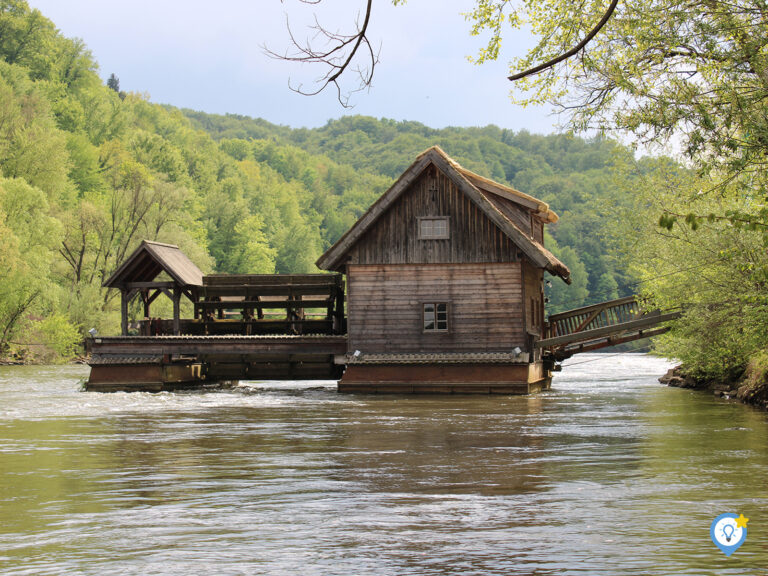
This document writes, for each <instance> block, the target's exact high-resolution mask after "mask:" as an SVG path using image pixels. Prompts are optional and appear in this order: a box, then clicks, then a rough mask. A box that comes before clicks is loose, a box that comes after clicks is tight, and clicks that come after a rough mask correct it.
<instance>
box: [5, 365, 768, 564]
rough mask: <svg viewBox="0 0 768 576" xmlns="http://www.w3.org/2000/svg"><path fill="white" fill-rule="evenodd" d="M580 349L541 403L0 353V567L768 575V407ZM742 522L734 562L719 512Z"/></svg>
mask: <svg viewBox="0 0 768 576" xmlns="http://www.w3.org/2000/svg"><path fill="white" fill-rule="evenodd" d="M667 367H668V365H667V363H666V362H664V361H662V360H659V359H654V358H651V357H649V356H645V355H632V354H625V355H618V356H616V355H614V356H611V355H582V356H578V357H576V358H574V359H573V360H572V361H571V362H570V365H568V363H566V367H565V370H564V371H563V372H562V373H561V374H559V375H557V377H556V379H555V382H554V388H553V390H552V391H550V392H547V393H543V394H539V395H535V396H529V397H489V396H445V397H442V396H435V397H430V396H412V397H405V396H365V395H357V396H347V395H339V394H337V393H336V392H335V388H334V387H333V383H331V382H328V383H320V384H319V385H318V383H305V382H288V383H258V382H249V383H244V385H241V386H240V387H239V388H236V389H235V390H232V391H226V392H208V393H176V394H165V393H164V394H154V395H153V394H144V393H135V394H124V393H117V394H98V393H84V392H80V391H78V388H79V384H78V382H79V380H80V379H81V378H83V377H85V376H86V374H87V368H83V367H76V366H67V367H3V368H0V573H2V574H34V575H38V574H89V575H90V574H93V575H100V576H101V575H119V574H136V575H151V574H173V575H176V574H178V575H184V576H188V575H194V574H226V575H228V574H233V575H234V574H244V575H250V574H270V575H272V574H275V575H301V576H312V575H339V576H354V575H362V574H371V575H374V574H375V575H377V576H388V575H402V574H419V575H443V574H462V575H464V574H467V575H470V574H477V575H488V574H499V575H502V574H503V575H514V574H541V575H547V574H590V575H593V574H606V575H607V574H612V575H613V574H617V575H620V574H633V575H634V574H695V575H707V574H768V493H767V492H766V481H767V480H768V415H766V413H764V412H760V411H757V410H755V409H753V408H750V407H746V406H742V405H740V404H736V403H730V402H727V401H723V400H717V399H714V398H712V397H711V396H710V395H707V394H704V393H696V392H691V391H686V390H680V389H673V388H666V387H664V386H661V385H659V384H658V383H657V382H656V378H657V377H658V376H660V375H661V374H663V373H664V371H665V370H666V368H667ZM723 512H735V513H737V514H738V513H743V514H744V515H745V516H747V517H748V518H750V523H749V526H748V537H747V540H746V542H745V544H744V545H743V546H742V548H741V549H740V550H738V551H737V552H736V553H735V554H733V555H732V556H731V557H730V558H727V557H726V556H725V555H724V554H722V553H721V552H720V551H719V550H718V549H717V548H716V547H715V546H714V545H713V544H712V542H711V540H710V537H709V525H710V522H711V520H712V519H713V518H714V517H715V516H717V515H719V514H721V513H723Z"/></svg>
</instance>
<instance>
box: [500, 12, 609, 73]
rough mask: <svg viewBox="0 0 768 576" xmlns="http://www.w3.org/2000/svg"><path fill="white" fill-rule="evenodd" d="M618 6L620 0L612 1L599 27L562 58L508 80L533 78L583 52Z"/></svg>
mask: <svg viewBox="0 0 768 576" xmlns="http://www.w3.org/2000/svg"><path fill="white" fill-rule="evenodd" d="M618 4H619V0H611V4H610V6H608V10H606V11H605V14H603V17H602V18H601V19H600V22H598V23H597V25H596V26H595V27H594V28H592V30H590V31H589V34H587V35H586V36H585V37H584V39H583V40H582V41H581V42H579V43H578V44H577V45H576V46H574V47H573V48H571V49H570V50H568V52H565V53H563V54H561V55H560V56H557V57H556V58H553V59H552V60H548V61H547V62H544V63H543V64H539V65H538V66H534V67H533V68H529V69H528V70H523V71H522V72H518V73H517V74H513V75H512V76H509V77H508V80H511V81H513V82H514V81H515V80H520V79H522V78H525V77H526V76H532V75H533V74H538V73H539V72H542V71H544V70H547V69H548V68H552V67H553V66H556V65H557V64H559V63H560V62H562V61H564V60H567V59H568V58H570V57H571V56H574V55H576V54H578V53H579V51H581V50H582V49H583V48H584V47H585V46H586V45H587V44H589V42H590V41H591V40H592V38H594V37H595V36H597V33H598V32H600V30H601V29H602V28H603V26H605V25H606V24H607V23H608V20H610V19H611V16H612V15H613V13H614V11H615V10H616V6H617V5H618Z"/></svg>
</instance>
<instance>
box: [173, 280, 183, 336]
mask: <svg viewBox="0 0 768 576" xmlns="http://www.w3.org/2000/svg"><path fill="white" fill-rule="evenodd" d="M180 301H181V289H180V288H179V287H178V286H174V287H173V335H174V336H178V335H179V334H180V333H181V318H180V317H181V311H180Z"/></svg>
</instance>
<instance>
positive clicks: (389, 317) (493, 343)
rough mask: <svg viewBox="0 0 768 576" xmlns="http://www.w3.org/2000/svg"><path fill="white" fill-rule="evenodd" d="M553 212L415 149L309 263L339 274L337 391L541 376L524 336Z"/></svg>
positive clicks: (516, 383) (536, 308) (528, 336)
mask: <svg viewBox="0 0 768 576" xmlns="http://www.w3.org/2000/svg"><path fill="white" fill-rule="evenodd" d="M556 221H557V215H556V214H555V213H554V212H552V210H550V209H549V207H548V206H547V205H546V204H545V203H544V202H541V201H540V200H537V199H535V198H533V197H531V196H528V195H527V194H523V193H522V192H519V191H517V190H515V189H514V188H511V187H509V186H504V185H501V184H499V183H497V182H493V181H491V180H488V179H486V178H483V177H482V176H479V175H477V174H475V173H473V172H470V171H469V170H466V169H464V168H462V167H461V166H460V165H459V164H457V163H456V162H454V161H453V160H452V159H451V158H449V157H448V156H447V155H446V154H445V152H443V151H442V150H441V149H440V148H439V147H436V146H435V147H433V148H430V149H429V150H427V151H426V152H424V153H423V154H421V155H420V156H419V157H418V158H417V159H416V160H415V162H414V163H413V164H411V166H409V167H408V169H407V170H406V171H405V172H404V173H403V174H402V176H400V178H399V179H398V180H397V182H395V184H394V185H393V186H392V187H391V188H389V190H387V191H386V192H385V193H384V194H383V195H382V196H381V197H380V198H379V199H378V201H377V202H376V203H375V204H373V206H371V207H370V209H369V210H368V211H367V212H366V213H365V214H363V216H362V217H361V218H360V219H359V220H358V221H357V223H356V224H355V225H354V226H353V227H352V228H351V229H350V230H349V231H348V232H347V233H346V234H345V235H344V236H342V238H341V239H340V240H339V241H338V242H336V244H334V245H333V246H332V247H331V248H330V249H329V250H328V251H327V252H326V253H325V254H323V256H321V257H320V259H319V260H318V262H317V266H318V267H319V268H321V269H324V270H329V271H335V272H340V273H342V274H345V275H346V278H347V306H348V320H347V329H348V350H347V352H348V361H347V369H346V371H345V373H344V376H343V377H342V379H341V382H340V383H339V390H340V391H363V390H377V391H387V392H396V391H397V392H399V391H404V392H406V391H407V392H421V391H431V392H437V391H439V392H486V393H487V392H489V391H490V392H499V393H527V392H531V391H533V390H538V389H541V388H546V387H548V386H549V373H548V371H547V370H545V369H544V365H543V362H542V357H541V350H540V349H537V348H535V347H534V342H535V341H536V340H537V339H539V338H541V337H542V331H543V326H544V290H543V281H544V272H545V271H547V272H550V273H551V274H553V275H556V276H559V277H561V278H562V279H563V280H564V281H566V282H569V283H570V272H569V270H568V268H567V267H566V266H565V265H564V264H563V263H562V262H560V261H559V260H558V259H557V258H555V257H554V256H553V255H552V253H551V252H549V251H548V250H547V249H546V248H545V247H544V225H545V224H547V223H552V222H556Z"/></svg>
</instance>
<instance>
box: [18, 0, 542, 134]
mask: <svg viewBox="0 0 768 576" xmlns="http://www.w3.org/2000/svg"><path fill="white" fill-rule="evenodd" d="M29 3H30V5H32V6H33V7H35V8H38V9H40V10H41V12H42V13H43V14H44V15H45V16H47V17H48V18H50V19H51V20H53V21H54V23H55V24H56V26H57V27H58V28H59V30H61V32H62V33H63V34H64V35H66V36H69V37H78V38H82V39H83V40H84V41H85V43H86V44H87V45H88V47H89V48H90V50H91V51H92V52H93V54H94V56H95V58H96V60H97V61H98V62H99V65H100V73H101V75H102V77H103V78H105V79H106V78H107V77H108V76H109V75H110V73H113V72H114V73H115V74H116V75H117V76H118V77H119V79H120V86H121V88H122V89H123V90H128V91H136V92H144V93H147V94H149V96H150V98H151V100H152V101H153V102H158V103H167V104H172V105H174V106H178V107H184V108H192V109H195V110H203V111H205V112H213V113H221V114H223V113H237V114H243V115H247V116H253V117H261V118H264V119H266V120H269V121H270V122H274V123H277V124H286V125H289V126H293V127H300V126H307V127H315V126H321V125H323V124H325V123H326V121H327V120H329V119H332V118H338V117H339V116H342V115H344V114H366V115H370V116H375V117H380V118H381V117H383V118H393V119H396V120H415V121H418V122H422V123H424V124H427V125H428V126H432V127H435V128H441V127H444V126H484V125H487V124H496V125H497V126H501V127H503V128H511V129H514V130H520V129H523V128H525V129H527V130H529V131H531V132H538V133H551V132H553V131H555V125H556V123H557V120H556V118H555V117H554V116H550V115H549V110H548V109H546V108H541V109H533V108H526V109H523V108H521V107H519V106H516V105H513V104H512V103H511V101H510V99H509V91H510V89H511V86H510V82H509V81H508V80H506V76H507V62H508V60H509V59H510V58H511V57H512V56H513V55H516V54H521V53H522V52H523V51H524V50H525V48H526V47H527V46H528V45H530V43H531V39H530V38H529V37H528V36H527V35H524V34H520V33H518V34H517V35H516V36H515V35H513V34H512V33H508V34H507V37H506V44H505V46H504V48H503V52H504V54H503V56H502V58H501V59H500V61H499V62H497V63H491V64H485V65H483V66H476V65H473V64H470V63H469V62H467V60H466V56H467V55H471V54H474V53H476V52H477V50H478V48H479V47H480V46H481V45H482V40H481V39H480V38H472V37H471V36H470V35H469V24H468V23H467V22H466V21H465V20H464V18H463V16H461V12H462V11H463V10H467V9H469V8H470V7H471V6H472V4H473V3H474V2H472V1H470V0H410V2H408V4H406V5H405V6H399V7H394V6H392V5H391V2H390V1H389V0H377V2H376V3H375V5H374V12H373V16H372V25H371V31H370V34H369V36H370V38H371V39H372V41H373V42H375V43H376V44H377V46H378V45H380V53H379V56H380V63H379V65H378V67H377V68H376V72H375V76H374V82H373V88H372V89H371V90H370V91H368V92H362V93H359V94H356V95H354V96H353V97H352V98H353V99H352V101H353V103H354V104H355V107H354V108H353V109H352V110H345V109H343V108H342V107H341V106H340V105H339V103H338V102H337V100H336V98H335V94H334V93H333V92H332V91H330V90H328V91H327V93H323V94H321V95H319V96H314V97H306V96H301V95H298V94H295V93H293V92H292V91H291V90H290V89H289V87H288V82H289V79H290V80H291V81H293V82H294V83H297V82H299V81H304V82H308V81H311V80H312V78H314V77H316V76H317V75H319V74H320V73H321V72H320V70H319V69H316V68H315V69H311V68H310V69H306V68H302V67H301V66H299V65H292V64H289V63H286V62H281V61H275V60H272V59H270V58H269V57H267V56H266V55H265V54H264V52H263V49H262V46H263V45H265V44H266V45H267V46H269V47H270V48H272V49H273V50H275V51H277V52H283V51H284V50H285V49H286V48H288V47H289V46H290V40H289V37H288V33H287V31H286V13H287V15H288V16H289V17H290V19H291V25H292V28H293V29H294V31H295V32H296V33H297V36H301V37H305V36H306V35H307V28H306V27H305V26H304V23H306V22H307V18H311V16H312V13H313V11H317V10H318V7H315V6H311V5H307V4H302V3H301V2H299V1H298V0H284V1H283V2H281V1H280V0H220V1H219V2H216V3H215V2H211V1H210V0H130V1H125V0H119V1H118V0H29ZM364 5H365V2H364V0H324V1H323V5H322V12H321V13H319V14H318V17H319V18H320V19H321V20H320V21H321V23H323V24H325V25H326V26H327V27H328V28H333V29H339V30H341V31H347V30H351V29H353V28H354V21H355V17H356V15H357V13H358V12H359V11H360V10H362V9H363V8H364Z"/></svg>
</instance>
